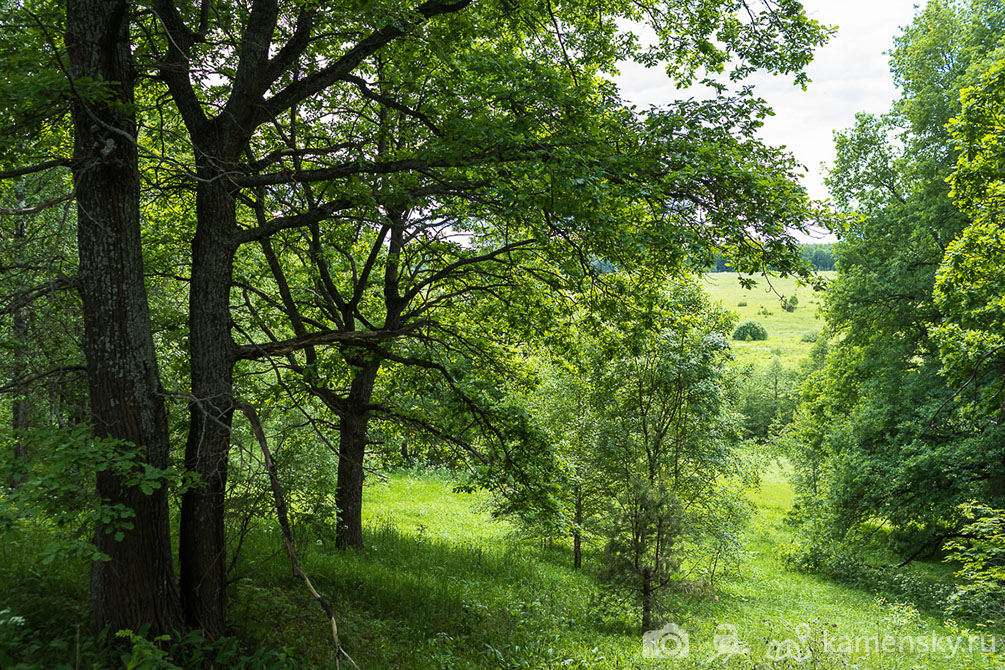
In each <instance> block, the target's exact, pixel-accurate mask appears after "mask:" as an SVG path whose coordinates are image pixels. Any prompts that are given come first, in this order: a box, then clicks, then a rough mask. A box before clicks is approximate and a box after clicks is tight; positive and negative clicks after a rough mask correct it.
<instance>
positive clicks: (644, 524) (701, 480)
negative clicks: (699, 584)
mask: <svg viewBox="0 0 1005 670" xmlns="http://www.w3.org/2000/svg"><path fill="white" fill-rule="evenodd" d="M653 297H654V298H655V301H654V302H653V303H652V304H650V305H643V306H642V307H643V309H644V310H645V312H646V314H647V315H648V316H649V317H650V319H651V321H649V319H645V318H643V319H640V320H639V321H637V322H635V323H631V324H630V325H629V324H624V323H623V324H621V327H619V328H617V329H614V328H612V329H611V332H609V334H608V336H607V337H606V338H605V339H606V342H604V346H603V347H602V349H601V351H600V352H599V353H600V355H599V356H598V358H597V361H596V363H595V365H596V371H595V374H596V378H597V381H596V382H595V385H596V394H595V395H594V398H593V404H594V406H595V410H594V411H595V413H596V416H597V420H598V424H597V427H596V432H597V434H598V444H597V449H596V456H595V459H596V465H595V467H594V470H593V472H594V473H595V476H597V477H598V479H599V480H600V481H602V482H603V484H602V485H601V486H602V493H603V495H604V496H605V497H606V498H607V499H608V500H610V501H612V502H613V509H610V510H609V511H608V512H607V513H606V514H603V516H602V520H601V523H602V524H603V527H604V530H605V533H604V534H605V538H606V540H607V548H606V553H605V555H606V556H607V559H608V560H607V565H606V569H605V571H606V573H607V575H608V577H609V578H610V579H611V580H612V581H613V583H614V584H616V585H617V587H618V588H621V589H625V590H627V591H628V592H629V593H632V594H633V595H634V596H635V597H637V598H638V602H639V605H640V609H641V624H642V630H643V631H646V630H649V629H651V628H652V627H653V623H654V616H655V615H656V614H657V612H658V607H659V600H660V599H659V597H658V596H659V594H660V593H661V592H662V591H665V590H666V589H668V588H670V587H672V586H673V585H674V584H676V583H679V582H680V580H682V579H683V578H684V577H683V575H682V572H681V570H682V566H683V565H684V564H685V562H686V561H688V562H690V566H689V567H690V568H691V569H693V568H695V566H696V564H697V565H706V566H708V567H709V569H710V573H709V574H708V576H707V578H708V580H709V581H712V580H714V572H715V568H714V567H712V566H711V565H708V564H713V565H714V564H717V563H718V561H719V560H721V558H722V556H723V554H728V553H729V552H730V551H731V550H733V549H735V535H733V536H731V534H732V533H735V532H736V529H737V527H738V524H739V522H740V521H741V519H742V518H743V509H744V503H743V501H742V496H740V495H739V494H738V487H742V485H743V480H744V468H743V466H742V462H741V459H740V458H739V456H738V454H737V450H736V449H737V446H738V444H739V439H740V427H739V422H738V421H737V417H736V416H735V415H734V414H733V413H732V412H731V411H730V409H729V406H730V401H731V397H730V396H731V380H730V378H729V373H728V371H727V365H728V362H729V359H730V356H729V340H728V335H727V334H728V332H729V328H730V326H731V325H732V324H731V323H730V321H731V316H730V315H729V314H728V313H726V312H723V311H721V310H717V309H715V308H712V307H711V306H710V305H709V304H708V301H707V298H706V297H705V296H704V295H703V294H702V292H701V290H700V289H699V288H698V287H696V286H695V285H693V284H688V283H685V282H676V283H674V284H672V285H671V287H670V288H669V289H668V290H667V292H666V295H665V297H663V296H658V294H657V296H653ZM650 310H651V311H650ZM647 321H648V322H647ZM640 325H641V327H639V326H640ZM626 326H627V327H626Z"/></svg>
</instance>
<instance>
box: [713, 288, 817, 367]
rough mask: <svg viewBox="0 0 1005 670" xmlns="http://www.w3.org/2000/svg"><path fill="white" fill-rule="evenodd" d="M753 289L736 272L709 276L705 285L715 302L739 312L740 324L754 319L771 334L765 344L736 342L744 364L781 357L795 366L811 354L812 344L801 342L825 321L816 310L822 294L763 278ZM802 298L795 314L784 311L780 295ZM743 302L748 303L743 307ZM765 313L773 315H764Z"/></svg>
mask: <svg viewBox="0 0 1005 670" xmlns="http://www.w3.org/2000/svg"><path fill="white" fill-rule="evenodd" d="M820 274H821V276H823V277H825V278H827V277H831V276H833V274H834V273H833V272H822V273H820ZM757 282H758V283H757V286H755V287H754V288H753V289H749V290H748V289H744V288H743V287H742V286H740V284H739V282H738V281H737V274H736V273H735V272H716V273H710V274H706V275H704V277H703V281H702V284H703V286H704V287H705V290H706V291H708V294H709V295H710V296H711V298H712V299H713V300H719V301H721V302H722V304H723V306H725V307H726V308H727V309H729V310H730V311H733V312H736V314H737V315H738V316H739V318H740V321H746V320H747V319H754V320H755V321H759V322H760V323H761V324H762V325H763V326H764V327H765V328H766V329H767V331H768V339H767V340H765V341H763V342H734V343H733V344H734V350H735V352H736V358H737V360H738V361H740V362H742V363H764V362H767V361H769V360H771V357H772V356H779V357H780V358H781V359H782V362H783V363H784V364H785V365H793V364H795V363H797V362H798V361H799V360H801V359H802V358H804V357H806V356H808V355H809V353H810V349H811V348H812V346H813V345H812V344H811V343H808V342H803V341H801V338H802V336H803V335H805V334H806V333H809V332H814V331H819V330H820V328H821V327H822V326H823V322H822V321H821V320H819V319H817V308H818V307H819V306H820V303H821V295H820V294H819V293H814V292H813V289H811V288H810V287H808V286H797V285H796V282H795V280H794V279H779V278H773V279H771V281H770V286H769V283H768V281H766V280H765V279H764V278H759V279H758V280H757ZM792 295H795V296H796V297H797V298H799V305H798V306H797V307H796V309H795V311H794V312H786V311H785V310H783V309H782V307H781V304H780V302H781V301H780V298H779V296H786V297H788V296H792ZM741 302H746V303H747V304H746V305H745V306H743V307H741V306H740V303H741ZM762 310H767V311H768V312H769V313H770V314H769V315H768V316H765V315H764V314H763V313H762Z"/></svg>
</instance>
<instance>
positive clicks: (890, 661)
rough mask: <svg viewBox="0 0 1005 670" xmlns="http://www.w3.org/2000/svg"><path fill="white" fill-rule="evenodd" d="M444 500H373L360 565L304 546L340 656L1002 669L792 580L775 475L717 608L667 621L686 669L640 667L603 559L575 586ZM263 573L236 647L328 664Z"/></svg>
mask: <svg viewBox="0 0 1005 670" xmlns="http://www.w3.org/2000/svg"><path fill="white" fill-rule="evenodd" d="M452 488H453V486H452V483H451V482H450V480H449V479H448V478H446V477H444V476H437V475H430V474H424V475H421V476H416V475H412V474H409V473H396V474H392V475H391V476H389V477H388V478H387V479H386V481H384V482H382V483H379V484H376V485H373V486H370V487H369V488H368V489H367V501H366V502H367V504H366V509H367V511H368V515H367V519H366V525H367V536H366V539H367V549H366V551H364V552H363V553H341V552H335V551H332V550H330V549H329V548H328V546H327V545H326V544H325V541H324V539H323V538H304V542H303V545H304V546H303V553H304V556H303V560H304V564H305V566H306V567H307V569H308V571H309V572H310V573H311V574H312V577H313V579H314V581H315V583H316V584H317V585H318V586H319V587H320V588H322V589H323V590H324V591H325V592H326V593H328V594H331V595H332V597H333V600H334V604H335V606H336V608H337V610H338V612H339V616H340V618H341V622H342V633H343V636H344V638H345V642H346V645H347V648H348V649H349V652H350V653H351V654H352V655H353V656H354V658H355V659H356V660H357V662H359V663H360V666H361V667H362V668H657V667H659V668H662V667H680V668H712V667H715V668H718V667H723V668H745V669H751V670H753V669H755V668H756V669H760V668H796V667H815V668H821V669H826V668H853V667H855V668H861V669H876V670H880V669H882V670H890V669H894V670H896V669H905V670H907V669H910V668H919V669H920V668H932V669H934V670H942V669H945V670H949V669H962V668H1000V667H1002V665H1001V663H1002V660H1001V659H994V658H985V657H983V656H982V655H981V654H980V653H973V654H970V653H964V651H965V649H964V650H962V651H957V652H956V654H955V656H953V657H952V658H947V656H949V654H950V651H951V649H950V647H948V646H945V645H947V644H949V640H950V639H951V636H952V635H954V634H955V632H954V631H953V630H951V629H950V628H948V627H946V626H945V625H944V622H942V621H941V620H939V619H938V618H936V617H934V616H932V615H930V614H927V613H925V612H919V611H918V610H917V609H916V608H914V607H913V606H912V605H911V604H910V603H903V602H896V601H895V600H894V599H892V598H884V597H883V594H878V593H874V592H871V591H868V590H863V589H859V588H855V587H853V586H847V585H842V584H838V583H835V582H833V581H831V580H829V579H827V578H825V577H821V576H818V575H808V574H802V573H798V572H793V571H791V570H789V569H787V568H786V566H785V565H783V563H782V560H781V558H780V553H781V550H782V548H783V547H784V545H785V544H786V543H787V542H789V541H791V540H792V537H791V532H792V531H791V530H790V529H789V527H788V526H786V525H785V523H784V517H785V514H786V512H787V510H788V508H789V507H790V505H791V497H792V491H791V489H790V487H789V485H788V483H787V482H786V480H785V472H784V470H783V469H781V468H779V467H774V468H772V469H771V470H769V471H768V472H767V473H766V474H765V476H764V478H763V481H762V482H761V486H760V489H759V490H758V491H757V492H755V493H754V494H753V502H754V503H755V504H756V506H757V512H756V515H755V518H754V520H753V523H752V524H751V526H750V529H749V536H748V553H747V554H746V555H745V556H744V557H743V558H742V559H741V560H740V561H739V564H738V565H736V566H734V567H733V569H732V571H731V572H730V573H729V574H728V576H727V577H726V578H725V579H724V580H723V581H722V582H721V583H720V584H719V585H718V588H717V591H716V595H715V596H714V597H696V596H693V595H689V594H687V593H684V592H682V593H680V594H678V595H677V596H676V597H674V598H673V609H674V611H675V620H676V622H677V623H679V624H680V625H682V626H683V627H684V628H685V629H687V630H688V631H689V634H690V656H689V658H687V659H685V660H672V661H671V660H659V661H654V660H647V659H642V658H641V647H642V642H641V637H640V635H639V631H638V628H637V626H638V620H637V613H636V612H635V611H634V609H633V608H632V606H631V604H630V603H624V602H620V601H619V600H618V599H616V598H613V597H611V596H608V595H605V594H604V592H603V590H602V589H601V587H600V585H599V583H598V582H597V581H596V579H595V577H594V575H595V573H596V572H597V569H598V567H599V566H598V565H597V563H596V562H597V561H598V560H599V552H597V551H596V548H594V549H593V551H592V552H590V553H589V554H588V556H587V564H586V566H585V568H584V569H583V570H581V571H575V570H573V569H572V568H571V551H570V549H569V547H567V546H563V545H561V544H560V545H557V546H555V547H552V548H550V549H549V548H545V547H542V546H540V545H539V544H538V543H533V542H529V541H526V540H522V539H520V538H519V537H518V536H517V535H516V534H515V533H514V529H513V528H512V526H511V525H510V524H508V523H506V522H505V521H500V520H497V519H493V518H492V517H491V516H490V514H489V513H488V510H487V507H486V505H485V499H484V497H482V496H480V495H471V494H461V493H455V492H453V490H452ZM264 539H265V538H261V537H260V538H258V539H257V542H262V541H263V540H264ZM264 550H265V547H264V546H259V547H257V548H256V549H255V550H254V551H253V552H252V553H253V554H254V555H258V556H261V555H262V553H264ZM249 555H251V554H249ZM259 567H260V568H261V567H262V566H261V564H259ZM265 572H266V574H267V575H269V576H270V577H269V578H268V579H266V581H265V582H264V584H263V582H262V581H261V579H259V580H256V582H257V583H258V586H256V587H254V589H252V587H250V586H242V585H241V584H238V585H237V587H236V588H235V600H236V606H235V608H234V612H235V617H236V619H237V620H236V621H235V624H236V625H237V626H238V627H239V629H240V630H241V633H242V637H244V638H245V639H251V640H256V639H268V640H269V641H270V644H279V645H282V646H286V647H288V648H291V650H292V651H294V652H295V653H296V654H297V655H298V656H300V657H302V658H305V659H307V660H308V661H309V663H310V664H311V665H312V666H324V665H326V664H328V663H330V652H329V651H328V647H327V643H328V639H327V637H326V630H325V627H324V625H323V622H322V621H321V617H320V615H319V613H318V612H317V610H316V606H315V605H314V604H313V603H312V602H311V601H310V599H309V598H308V597H306V596H305V594H303V593H302V587H300V585H299V584H297V583H296V582H295V581H294V580H292V579H291V578H290V577H289V575H288V567H287V566H286V565H285V563H284V561H283V560H282V557H281V556H277V557H276V558H275V559H273V560H272V561H270V563H269V567H268V569H267V570H265ZM723 624H727V625H731V626H733V627H734V629H732V630H735V632H736V633H737V635H738V636H739V639H740V640H742V641H743V642H744V643H745V645H746V646H747V647H748V648H749V653H748V654H746V655H737V656H732V657H726V656H722V655H720V656H718V657H716V654H715V652H716V648H715V646H714V644H713V642H714V640H715V637H716V635H717V634H720V635H722V634H727V633H728V632H729V631H730V630H731V629H723V628H717V627H719V626H722V625H723ZM933 635H934V636H936V637H935V638H934V639H937V640H939V641H940V645H941V647H940V649H939V650H938V651H936V652H934V653H933V652H931V651H927V652H924V651H921V650H920V645H921V644H922V643H921V642H920V640H926V641H927V642H925V644H926V645H927V646H929V647H930V646H931V640H932V639H933V637H932V636H933ZM883 636H892V637H891V638H890V639H891V640H893V642H892V643H891V644H894V645H895V647H896V645H900V646H902V647H903V649H904V651H905V652H909V650H910V646H908V645H915V646H914V649H915V653H897V652H896V651H892V652H882V651H877V650H876V648H877V647H876V646H877V645H879V644H882V642H883ZM771 640H778V641H784V640H789V641H790V642H791V644H795V645H798V648H799V649H801V650H802V651H810V652H811V653H813V655H814V656H813V659H812V661H805V662H803V663H800V662H798V661H796V660H793V659H791V658H789V659H778V660H772V659H770V658H769V657H768V656H769V654H772V653H773V652H772V651H771V647H770V641H771ZM845 640H847V642H845ZM843 644H849V645H852V647H851V650H852V651H854V646H853V645H855V644H858V645H859V653H851V654H845V653H839V652H838V651H837V650H838V649H840V648H841V647H842V645H843ZM965 644H966V643H964V645H965ZM978 644H979V642H978ZM825 645H829V647H827V648H825ZM790 649H796V647H790Z"/></svg>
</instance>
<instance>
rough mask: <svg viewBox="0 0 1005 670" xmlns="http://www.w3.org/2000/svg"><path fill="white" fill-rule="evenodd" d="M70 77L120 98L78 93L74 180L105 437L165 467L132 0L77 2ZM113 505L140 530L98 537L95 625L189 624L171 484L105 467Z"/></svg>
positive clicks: (99, 426) (70, 35)
mask: <svg viewBox="0 0 1005 670" xmlns="http://www.w3.org/2000/svg"><path fill="white" fill-rule="evenodd" d="M66 9H67V12H66V27H67V30H66V44H67V51H68V56H69V63H70V69H71V74H72V76H73V78H74V79H75V80H79V79H80V78H83V77H86V78H89V79H90V80H92V81H99V82H104V83H105V84H106V86H107V87H108V89H109V91H110V93H111V94H112V98H113V99H114V103H115V104H107V103H106V102H103V101H98V100H95V101H89V100H85V99H82V98H80V97H77V98H76V99H75V100H74V103H73V107H72V115H73V122H74V149H73V164H72V169H73V178H74V184H75V189H76V195H77V244H78V252H79V259H80V266H79V271H78V275H77V281H78V286H79V290H80V295H81V299H82V302H83V311H84V336H83V347H84V355H85V357H86V359H87V382H88V390H89V395H90V411H91V420H92V421H93V423H94V430H95V433H96V434H97V435H98V436H99V437H108V438H115V439H117V440H122V441H123V442H124V443H126V444H129V445H137V446H138V447H139V449H140V450H141V453H142V459H143V460H144V461H145V462H146V463H148V464H150V465H152V466H153V467H155V468H166V467H167V465H168V455H169V454H168V452H169V441H168V431H167V422H166V417H165V412H164V404H163V397H162V393H161V387H160V377H159V372H158V369H157V358H156V354H155V351H154V343H153V335H152V331H151V325H150V317H149V308H148V304H147V295H146V288H145V286H144V283H143V281H144V280H143V258H142V245H141V240H140V216H139V168H138V162H137V153H136V145H135V137H136V124H135V119H134V118H133V117H132V116H131V112H128V111H126V110H128V109H130V108H131V105H132V103H133V69H132V56H131V53H130V47H129V23H128V17H129V5H128V3H127V2H125V1H124V0H118V1H114V2H108V1H103V0H67V7H66ZM97 489H98V493H99V495H100V496H101V499H102V500H103V502H104V503H105V504H113V505H114V504H122V505H125V506H127V507H129V508H130V509H132V510H133V512H134V513H135V517H134V518H132V519H131V520H130V521H131V522H132V524H133V528H132V530H125V531H124V536H123V538H122V540H121V541H115V539H114V535H113V534H110V533H109V532H107V531H108V530H109V529H107V528H105V527H100V526H99V527H98V529H97V532H96V536H95V544H96V547H97V549H98V551H101V552H103V553H104V554H106V555H107V556H108V560H107V561H95V563H94V564H93V566H92V569H91V611H92V625H93V628H94V630H95V632H97V631H99V630H101V629H102V628H104V627H106V626H108V627H110V629H111V630H113V631H115V630H118V629H122V628H130V629H133V630H137V629H139V627H140V626H142V625H144V624H149V625H150V627H151V628H150V630H151V632H152V633H153V634H162V633H167V632H170V631H172V630H176V629H178V628H179V627H180V625H181V620H182V618H181V608H180V602H179V597H178V591H177V587H176V585H175V581H174V567H173V562H172V557H171V539H170V534H169V525H168V499H167V490H166V488H165V487H161V488H159V489H157V490H156V491H154V493H153V494H151V495H144V494H143V493H142V492H141V491H140V490H139V489H138V488H135V487H127V486H125V485H124V484H123V481H122V477H121V476H120V475H119V474H117V473H114V472H109V471H105V472H101V473H99V474H98V478H97Z"/></svg>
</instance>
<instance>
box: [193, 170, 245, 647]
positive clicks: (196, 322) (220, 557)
mask: <svg viewBox="0 0 1005 670" xmlns="http://www.w3.org/2000/svg"><path fill="white" fill-rule="evenodd" d="M208 174H211V173H209V171H207V175H208ZM196 209H197V213H198V220H199V226H198V229H197V231H196V234H195V239H194V240H193V243H192V284H191V293H190V297H189V333H190V334H189V346H190V356H191V364H192V395H193V398H194V399H193V401H192V402H191V403H190V405H189V413H190V421H191V423H190V425H189V434H188V441H187V443H186V445H185V467H186V468H187V470H188V471H189V472H193V473H195V474H197V475H198V476H199V485H198V486H196V487H194V488H192V489H189V490H188V491H186V492H185V494H184V495H183V496H182V510H181V537H180V546H179V556H180V565H181V597H182V606H183V608H184V611H185V619H186V622H187V623H188V624H189V625H192V626H197V627H199V628H202V629H203V630H204V631H205V632H206V634H207V635H208V636H210V637H219V636H220V635H223V634H224V633H225V632H226V586H227V555H226V544H225V540H226V538H225V533H224V503H225V496H226V489H227V457H228V452H229V448H230V425H231V419H232V416H233V412H234V406H233V367H234V362H235V360H236V359H235V346H234V341H233V339H232V338H231V335H230V286H231V283H232V279H233V259H234V253H235V251H236V244H235V243H234V242H233V240H234V236H235V233H236V231H237V224H236V222H235V203H234V198H233V195H232V194H231V193H230V192H229V191H228V190H227V184H226V182H225V180H221V179H216V180H213V179H211V178H208V180H207V181H203V182H200V184H199V187H198V193H197V196H196Z"/></svg>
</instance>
